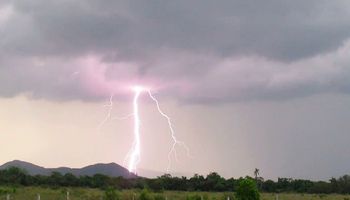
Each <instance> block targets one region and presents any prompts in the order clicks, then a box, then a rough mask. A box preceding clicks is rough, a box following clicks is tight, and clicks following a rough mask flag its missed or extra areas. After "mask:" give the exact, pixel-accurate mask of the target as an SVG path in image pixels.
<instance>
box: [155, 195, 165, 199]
mask: <svg viewBox="0 0 350 200" xmlns="http://www.w3.org/2000/svg"><path fill="white" fill-rule="evenodd" d="M154 200H165V197H164V196H163V195H161V194H157V195H154Z"/></svg>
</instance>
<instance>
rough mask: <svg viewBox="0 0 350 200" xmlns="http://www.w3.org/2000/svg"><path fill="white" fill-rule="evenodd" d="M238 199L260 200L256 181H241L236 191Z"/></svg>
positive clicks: (246, 179)
mask: <svg viewBox="0 0 350 200" xmlns="http://www.w3.org/2000/svg"><path fill="white" fill-rule="evenodd" d="M236 198H237V199H238V200H259V199H260V194H259V191H258V188H257V187H256V183H255V181H254V180H252V179H250V178H245V179H242V180H240V182H239V183H238V187H237V190H236Z"/></svg>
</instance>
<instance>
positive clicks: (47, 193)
mask: <svg viewBox="0 0 350 200" xmlns="http://www.w3.org/2000/svg"><path fill="white" fill-rule="evenodd" d="M67 191H69V199H70V200H103V199H104V191H102V190H99V189H85V188H58V189H50V188H40V187H21V188H16V189H15V190H13V189H12V188H0V200H6V199H7V194H6V193H9V194H10V199H11V200H37V199H38V194H40V197H41V200H66V198H67V196H66V194H67ZM119 193H120V199H121V200H137V199H138V197H139V195H140V193H141V191H140V190H123V191H120V192H119ZM196 195H197V197H198V196H200V197H201V199H203V200H227V196H232V195H233V194H232V193H224V192H176V191H165V192H161V193H150V196H151V197H152V198H153V197H158V198H156V199H159V197H161V199H167V200H186V199H188V197H191V196H192V197H193V196H196ZM275 199H276V194H268V193H263V194H261V200H275ZM278 199H279V200H316V199H322V200H350V195H337V194H330V195H322V194H320V195H319V194H293V193H291V194H278ZM231 200H232V199H231Z"/></svg>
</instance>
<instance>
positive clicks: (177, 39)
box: [0, 0, 350, 103]
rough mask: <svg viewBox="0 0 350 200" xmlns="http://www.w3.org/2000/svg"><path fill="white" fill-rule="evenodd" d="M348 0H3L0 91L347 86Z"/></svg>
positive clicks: (214, 96)
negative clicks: (214, 0)
mask: <svg viewBox="0 0 350 200" xmlns="http://www.w3.org/2000/svg"><path fill="white" fill-rule="evenodd" d="M349 11H350V3H349V2H348V1H340V0H336V1H325V0H322V1H307V2H305V1H299V0H298V1H290V2H280V1H277V0H269V1H264V2H256V1H254V2H253V1H246V0H245V1H243V0H236V1H216V2H215V3H214V2H211V1H182V0H181V1H169V2H167V1H148V2H143V1H123V0H119V1H107V0H106V1H90V0H89V1H54V2H47V1H42V0H38V1H28V0H21V1H19V0H18V1H17V0H14V1H1V2H0V37H1V38H2V39H1V40H0V84H1V86H0V95H1V96H3V97H11V96H15V95H18V94H22V93H25V94H28V95H30V96H32V97H35V98H46V99H51V100H73V99H78V100H98V99H100V98H105V97H106V96H108V95H109V94H111V93H116V94H117V95H118V94H119V97H120V98H122V97H123V96H124V94H125V88H126V87H127V86H128V85H132V84H147V85H150V86H152V88H155V89H156V90H159V91H161V94H163V95H166V96H168V97H170V98H176V99H177V100H179V101H183V102H192V103H199V102H200V103H215V102H231V101H241V100H259V99H274V100H278V99H285V98H296V97H300V96H307V95H311V94H315V93H325V92H327V93H328V92H340V93H349V91H350V90H349V88H350V82H349V81H348V80H350V79H349V78H350V69H349V64H350V55H349V52H350V51H349V50H350V42H349V39H350V14H349V13H350V12H349Z"/></svg>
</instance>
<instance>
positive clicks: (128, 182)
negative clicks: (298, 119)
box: [0, 167, 350, 194]
mask: <svg viewBox="0 0 350 200" xmlns="http://www.w3.org/2000/svg"><path fill="white" fill-rule="evenodd" d="M245 178H248V179H252V180H254V181H255V182H256V183H257V186H258V188H259V190H260V191H262V192H272V193H279V192H297V193H325V194H328V193H341V194H349V193H350V176H349V175H344V176H342V177H339V178H337V179H336V178H332V179H330V180H329V181H310V180H301V179H291V178H278V180H277V181H273V180H266V181H265V180H264V179H263V178H262V177H255V178H252V177H245ZM242 179H243V178H239V179H234V178H230V179H225V178H223V177H221V176H220V175H219V174H218V173H215V172H213V173H210V174H208V175H207V176H206V177H204V176H201V175H198V174H195V175H194V176H193V177H191V178H187V177H172V176H171V175H169V174H165V175H163V176H160V177H157V178H154V179H148V178H133V179H125V178H123V177H109V176H105V175H102V174H96V175H94V176H79V177H77V176H74V175H73V174H70V173H67V174H64V175H63V174H60V173H58V172H53V173H52V174H51V175H49V176H42V175H35V176H31V175H29V174H28V173H26V172H25V171H24V170H22V169H19V168H16V167H10V168H8V169H5V170H0V185H6V186H48V187H90V188H109V187H114V188H117V189H131V188H139V189H145V188H146V189H150V190H153V191H156V192H157V191H162V190H178V191H235V190H236V188H237V186H238V183H239V182H240V181H241V180H242Z"/></svg>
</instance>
